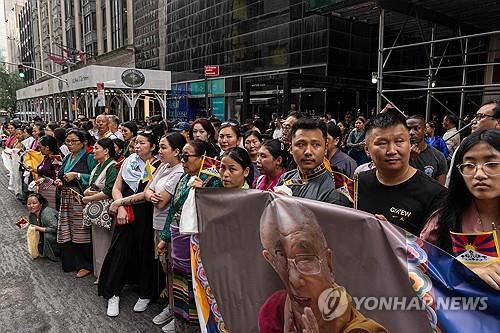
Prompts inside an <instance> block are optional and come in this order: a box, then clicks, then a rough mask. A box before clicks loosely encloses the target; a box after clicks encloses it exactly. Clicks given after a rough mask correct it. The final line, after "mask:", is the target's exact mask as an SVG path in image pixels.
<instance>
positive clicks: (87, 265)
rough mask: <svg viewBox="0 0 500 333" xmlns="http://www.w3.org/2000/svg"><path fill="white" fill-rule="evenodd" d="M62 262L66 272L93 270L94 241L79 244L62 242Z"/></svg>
mask: <svg viewBox="0 0 500 333" xmlns="http://www.w3.org/2000/svg"><path fill="white" fill-rule="evenodd" d="M61 263H62V269H63V271H65V272H74V271H78V270H80V269H87V270H89V271H92V270H93V269H94V266H93V265H94V264H93V261H92V243H87V244H77V243H73V242H66V243H64V244H61Z"/></svg>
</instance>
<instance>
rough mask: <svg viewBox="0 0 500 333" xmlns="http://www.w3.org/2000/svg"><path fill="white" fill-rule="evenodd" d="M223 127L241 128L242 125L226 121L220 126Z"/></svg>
mask: <svg viewBox="0 0 500 333" xmlns="http://www.w3.org/2000/svg"><path fill="white" fill-rule="evenodd" d="M220 125H221V126H227V125H229V126H233V127H240V124H238V123H235V122H234V121H225V122H223V123H222V124H220Z"/></svg>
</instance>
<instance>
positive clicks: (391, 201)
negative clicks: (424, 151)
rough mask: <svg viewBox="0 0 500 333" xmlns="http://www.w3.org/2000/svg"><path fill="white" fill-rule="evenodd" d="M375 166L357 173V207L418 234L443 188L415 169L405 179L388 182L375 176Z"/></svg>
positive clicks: (443, 193) (440, 197) (434, 207)
mask: <svg viewBox="0 0 500 333" xmlns="http://www.w3.org/2000/svg"><path fill="white" fill-rule="evenodd" d="M375 171H376V170H370V171H366V172H362V173H360V174H359V176H358V177H359V178H358V179H359V181H358V209H360V210H363V211H365V212H368V213H372V214H380V215H384V216H385V218H386V219H387V220H388V221H389V222H391V223H392V224H395V225H397V226H399V227H401V228H403V229H405V230H406V231H408V232H411V233H412V234H414V235H416V236H418V235H420V231H421V230H422V228H423V226H424V224H425V222H426V220H427V218H428V217H429V216H430V215H431V214H432V213H433V212H434V211H435V210H436V209H437V208H438V207H439V205H440V202H441V199H443V198H444V195H445V193H446V188H444V187H443V186H441V185H440V184H439V183H438V182H437V181H435V180H434V179H432V178H429V177H427V176H426V175H425V174H424V173H423V172H421V171H420V170H417V172H416V173H415V175H413V176H412V177H411V178H410V179H408V180H407V181H405V182H403V183H401V184H398V185H394V186H387V185H384V184H382V183H380V181H379V180H378V178H377V176H376V174H375Z"/></svg>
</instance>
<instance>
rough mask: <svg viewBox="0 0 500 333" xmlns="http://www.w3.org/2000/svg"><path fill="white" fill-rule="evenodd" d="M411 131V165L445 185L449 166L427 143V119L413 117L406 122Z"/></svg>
mask: <svg viewBox="0 0 500 333" xmlns="http://www.w3.org/2000/svg"><path fill="white" fill-rule="evenodd" d="M406 124H407V125H408V128H409V129H410V144H411V152H410V165H411V166H412V167H414V168H416V169H418V170H420V171H422V172H423V173H425V174H426V175H427V176H429V177H431V178H432V179H435V180H437V181H438V182H439V184H441V185H444V183H445V181H446V173H447V172H448V164H447V163H446V158H445V157H444V155H443V154H442V153H441V152H440V151H439V150H437V149H436V148H434V147H432V146H430V145H428V144H427V143H426V142H425V119H424V118H423V117H422V116H418V115H416V116H411V117H410V118H408V120H406Z"/></svg>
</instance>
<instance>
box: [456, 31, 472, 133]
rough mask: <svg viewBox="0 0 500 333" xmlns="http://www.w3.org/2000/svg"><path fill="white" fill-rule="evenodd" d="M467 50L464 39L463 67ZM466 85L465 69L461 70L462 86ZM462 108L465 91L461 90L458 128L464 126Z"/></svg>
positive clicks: (467, 40)
mask: <svg viewBox="0 0 500 333" xmlns="http://www.w3.org/2000/svg"><path fill="white" fill-rule="evenodd" d="M468 49H469V39H468V38H466V39H465V53H464V65H465V66H467V58H468V57H467V50H468ZM465 85H467V67H463V68H462V86H465ZM464 107H465V89H463V88H462V90H461V92H460V117H459V118H458V119H459V122H458V128H462V126H463V125H464V121H463V120H462V119H464Z"/></svg>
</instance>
